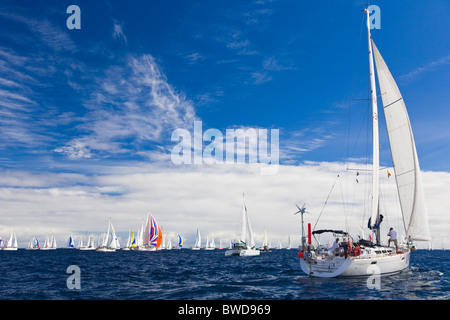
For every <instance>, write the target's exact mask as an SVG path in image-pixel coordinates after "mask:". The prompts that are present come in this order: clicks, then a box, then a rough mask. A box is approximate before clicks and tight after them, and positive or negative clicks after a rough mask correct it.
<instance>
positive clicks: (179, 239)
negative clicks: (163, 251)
mask: <svg viewBox="0 0 450 320" xmlns="http://www.w3.org/2000/svg"><path fill="white" fill-rule="evenodd" d="M182 247H183V238H181V236H180V235H178V249H181V248H182Z"/></svg>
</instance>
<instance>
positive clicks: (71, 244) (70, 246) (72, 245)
mask: <svg viewBox="0 0 450 320" xmlns="http://www.w3.org/2000/svg"><path fill="white" fill-rule="evenodd" d="M67 247H68V248H75V242H74V241H73V238H72V236H70V237H69V243H68V245H67Z"/></svg>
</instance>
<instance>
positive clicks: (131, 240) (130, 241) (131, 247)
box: [122, 230, 136, 250]
mask: <svg viewBox="0 0 450 320" xmlns="http://www.w3.org/2000/svg"><path fill="white" fill-rule="evenodd" d="M134 249H136V239H135V238H134V233H133V230H130V232H129V233H128V240H127V245H126V246H125V247H124V248H123V249H122V250H134Z"/></svg>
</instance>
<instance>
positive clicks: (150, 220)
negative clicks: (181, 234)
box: [137, 213, 163, 251]
mask: <svg viewBox="0 0 450 320" xmlns="http://www.w3.org/2000/svg"><path fill="white" fill-rule="evenodd" d="M140 237H141V238H140V239H139V243H140V245H139V246H138V248H137V250H139V251H156V250H158V249H159V248H160V247H161V243H162V239H163V236H162V230H161V228H160V227H159V226H158V223H157V222H156V220H155V218H154V217H153V216H151V215H150V213H149V214H147V221H146V223H145V227H144V226H143V229H142V232H141V234H140Z"/></svg>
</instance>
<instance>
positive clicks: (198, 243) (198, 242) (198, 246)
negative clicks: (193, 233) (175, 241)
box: [192, 229, 202, 249]
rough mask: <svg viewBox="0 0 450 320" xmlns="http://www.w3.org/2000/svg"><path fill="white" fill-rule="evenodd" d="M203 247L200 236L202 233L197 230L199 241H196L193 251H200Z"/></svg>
mask: <svg viewBox="0 0 450 320" xmlns="http://www.w3.org/2000/svg"><path fill="white" fill-rule="evenodd" d="M201 246H202V236H201V235H200V231H199V230H198V229H197V239H195V244H194V246H193V247H192V249H200V248H201Z"/></svg>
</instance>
